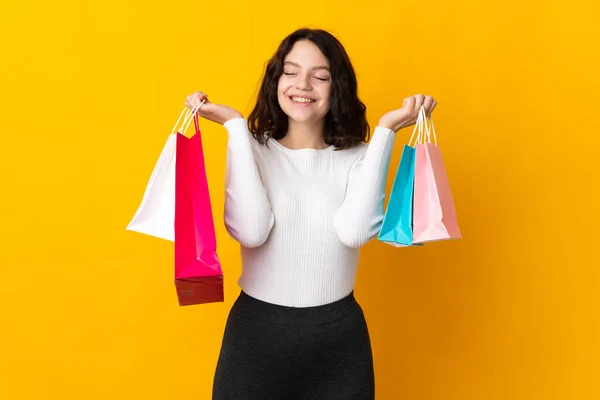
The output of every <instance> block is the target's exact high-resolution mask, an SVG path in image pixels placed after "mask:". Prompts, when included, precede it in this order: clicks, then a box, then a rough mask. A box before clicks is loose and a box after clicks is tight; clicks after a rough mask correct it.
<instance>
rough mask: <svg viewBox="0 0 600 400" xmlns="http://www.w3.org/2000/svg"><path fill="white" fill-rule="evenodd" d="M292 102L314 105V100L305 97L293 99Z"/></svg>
mask: <svg viewBox="0 0 600 400" xmlns="http://www.w3.org/2000/svg"><path fill="white" fill-rule="evenodd" d="M292 100H294V101H295V102H298V103H312V102H313V100H312V99H307V98H305V97H292Z"/></svg>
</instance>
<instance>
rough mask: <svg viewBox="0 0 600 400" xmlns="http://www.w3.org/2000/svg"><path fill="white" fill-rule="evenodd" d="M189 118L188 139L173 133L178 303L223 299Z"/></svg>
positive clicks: (198, 143)
mask: <svg viewBox="0 0 600 400" xmlns="http://www.w3.org/2000/svg"><path fill="white" fill-rule="evenodd" d="M193 118H194V125H195V127H196V133H195V134H194V135H193V136H192V137H191V138H188V137H187V136H185V135H184V134H182V133H177V153H176V161H175V287H176V290H177V297H178V300H179V305H180V306H187V305H194V304H202V303H214V302H222V301H224V291H223V272H222V270H221V263H220V261H219V257H218V255H217V245H216V236H215V227H214V221H213V215H212V207H211V203H210V196H209V191H208V181H207V178H206V168H205V165H204V153H203V150H202V136H201V133H200V127H199V125H198V114H197V113H196V112H194V116H193ZM183 132H184V133H185V129H184V130H183Z"/></svg>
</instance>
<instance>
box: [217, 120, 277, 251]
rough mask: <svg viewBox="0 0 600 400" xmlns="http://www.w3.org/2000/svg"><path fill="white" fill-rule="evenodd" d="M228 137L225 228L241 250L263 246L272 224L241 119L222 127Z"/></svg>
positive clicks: (271, 217)
mask: <svg viewBox="0 0 600 400" xmlns="http://www.w3.org/2000/svg"><path fill="white" fill-rule="evenodd" d="M223 126H224V127H225V129H227V132H228V134H229V139H228V143H227V169H226V176H225V215H224V219H225V226H226V228H227V232H229V234H230V235H231V237H232V238H234V239H235V240H236V241H238V242H239V243H240V244H241V245H242V246H244V247H258V246H260V245H262V244H263V243H264V242H265V241H266V240H267V238H268V237H269V233H270V232H271V228H272V227H273V224H274V222H275V218H274V216H273V212H272V211H271V204H270V203H269V199H268V197H267V192H266V190H265V187H264V185H263V183H262V180H261V177H260V174H259V170H258V166H257V165H256V161H255V158H254V152H253V149H252V143H251V142H250V141H251V140H252V138H251V136H250V132H249V131H248V126H247V122H246V120H245V119H244V118H234V119H231V120H229V121H227V122H225V123H224V124H223Z"/></svg>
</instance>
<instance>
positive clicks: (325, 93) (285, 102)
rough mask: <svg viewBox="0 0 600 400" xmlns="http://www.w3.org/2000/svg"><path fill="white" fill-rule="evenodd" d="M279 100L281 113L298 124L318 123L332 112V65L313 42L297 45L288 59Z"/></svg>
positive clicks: (280, 80) (280, 81)
mask: <svg viewBox="0 0 600 400" xmlns="http://www.w3.org/2000/svg"><path fill="white" fill-rule="evenodd" d="M277 98H278V100H279V105H280V107H281V109H282V110H283V111H284V112H285V113H286V114H287V116H288V117H289V118H290V119H292V120H294V121H296V122H315V121H318V120H321V119H323V118H325V116H326V115H327V113H328V112H329V107H330V99H331V72H330V66H329V61H328V60H327V58H326V57H325V56H324V55H323V53H321V51H320V50H319V48H318V47H317V46H316V45H315V44H314V43H313V42H311V41H309V40H299V41H297V42H296V43H295V44H294V46H293V47H292V50H290V52H289V53H288V55H287V56H286V57H285V61H284V65H283V74H282V75H281V77H280V78H279V82H278V87H277Z"/></svg>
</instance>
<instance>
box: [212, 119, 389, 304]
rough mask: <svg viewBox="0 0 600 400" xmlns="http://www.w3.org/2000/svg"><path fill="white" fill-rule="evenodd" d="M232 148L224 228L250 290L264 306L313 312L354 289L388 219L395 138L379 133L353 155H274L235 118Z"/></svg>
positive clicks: (283, 151) (275, 147)
mask: <svg viewBox="0 0 600 400" xmlns="http://www.w3.org/2000/svg"><path fill="white" fill-rule="evenodd" d="M224 127H225V129H226V130H227V132H228V134H229V140H228V145H227V172H226V182H225V188H226V193H225V195H226V197H225V198H226V199H225V216H224V218H225V226H226V227H227V231H228V232H229V234H230V235H231V237H232V238H234V239H235V240H236V241H238V242H239V243H240V245H241V256H242V274H241V276H240V278H239V280H238V283H239V285H240V287H241V288H242V290H244V291H245V292H246V293H247V294H249V295H250V296H253V297H255V298H258V299H260V300H263V301H266V302H269V303H273V304H278V305H284V306H290V307H310V306H318V305H322V304H327V303H330V302H333V301H336V300H339V299H341V298H343V297H344V296H346V295H348V294H349V293H350V292H351V291H352V290H353V288H354V284H355V281H356V272H357V267H358V257H359V248H360V247H361V246H362V245H364V244H365V243H366V242H368V241H369V240H371V239H373V238H374V237H376V236H377V234H378V232H379V228H380V226H381V222H382V220H383V211H384V210H383V201H384V197H385V183H386V178H387V171H388V166H389V161H390V156H391V153H392V148H393V145H394V139H395V136H396V135H395V133H394V132H393V131H391V130H389V129H386V128H383V127H380V126H378V127H376V128H375V129H374V132H373V137H372V139H371V141H370V142H369V144H363V145H360V146H358V147H355V148H352V149H348V150H338V151H335V150H334V148H333V146H331V147H329V148H327V149H324V150H317V149H297V150H292V149H289V148H287V147H284V146H283V145H282V144H280V143H279V142H277V141H276V140H273V139H271V140H269V141H268V143H267V146H265V145H261V144H260V143H258V142H257V141H256V140H255V139H254V138H253V137H252V136H251V134H250V133H249V131H248V127H247V122H246V120H245V119H243V118H236V119H232V120H229V121H227V122H226V123H225V124H224Z"/></svg>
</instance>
